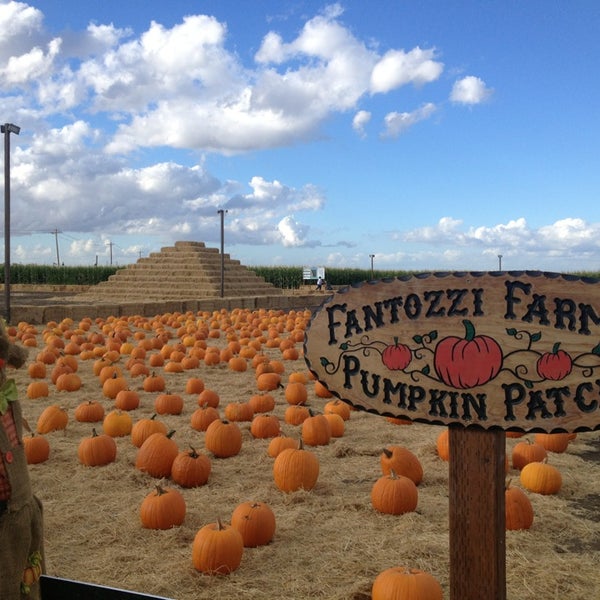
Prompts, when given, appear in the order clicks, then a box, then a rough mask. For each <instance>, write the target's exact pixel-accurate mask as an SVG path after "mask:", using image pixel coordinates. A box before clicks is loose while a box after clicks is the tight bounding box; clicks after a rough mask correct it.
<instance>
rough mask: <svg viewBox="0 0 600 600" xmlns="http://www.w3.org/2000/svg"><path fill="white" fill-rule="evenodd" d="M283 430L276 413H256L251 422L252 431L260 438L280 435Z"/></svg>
mask: <svg viewBox="0 0 600 600" xmlns="http://www.w3.org/2000/svg"><path fill="white" fill-rule="evenodd" d="M280 432H281V424H280V423H279V418H278V417H277V416H276V415H267V414H263V413H260V414H258V415H256V416H255V417H254V418H253V419H252V422H251V423H250V433H251V434H252V435H253V436H254V437H255V438H259V439H266V438H272V437H275V436H278V435H279V433H280Z"/></svg>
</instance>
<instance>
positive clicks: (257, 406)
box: [248, 393, 275, 413]
mask: <svg viewBox="0 0 600 600" xmlns="http://www.w3.org/2000/svg"><path fill="white" fill-rule="evenodd" d="M248 404H250V406H251V407H252V410H253V411H254V413H268V412H272V411H273V410H274V408H275V398H274V397H273V396H272V395H271V394H268V393H264V394H254V395H252V396H250V400H248Z"/></svg>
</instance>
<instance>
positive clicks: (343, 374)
mask: <svg viewBox="0 0 600 600" xmlns="http://www.w3.org/2000/svg"><path fill="white" fill-rule="evenodd" d="M305 356H306V360H307V363H308V365H309V368H310V369H311V370H312V371H313V372H314V373H315V374H316V376H317V377H318V379H319V380H320V381H321V382H322V383H324V384H325V385H326V386H327V387H328V388H329V389H330V390H331V391H332V392H333V393H334V394H335V395H336V396H338V397H340V398H341V399H343V400H345V401H347V402H350V403H351V404H353V405H355V406H356V407H359V408H363V409H366V410H369V411H371V412H375V413H378V414H382V415H391V416H398V417H405V418H409V419H412V420H416V421H423V422H430V423H437V424H451V423H460V424H463V425H465V426H468V425H479V426H482V427H485V428H490V427H493V426H497V427H502V428H503V429H517V430H526V431H527V430H539V431H548V432H550V431H557V430H563V431H578V430H588V429H597V428H600V282H598V281H597V280H591V279H584V278H579V277H575V276H569V275H560V274H555V273H540V272H508V273H506V272H489V273H435V274H422V275H416V276H407V277H401V278H397V279H393V280H384V281H378V282H370V283H362V284H359V285H357V286H353V287H350V288H346V289H344V290H341V291H340V292H338V293H336V294H334V295H333V296H331V297H329V298H328V299H327V300H326V301H325V302H324V304H323V305H322V306H321V307H320V309H319V310H318V311H317V312H316V314H315V315H314V316H313V319H312V321H311V324H310V328H309V330H308V332H307V336H306V341H305Z"/></svg>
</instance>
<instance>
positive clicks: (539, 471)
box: [520, 461, 562, 495]
mask: <svg viewBox="0 0 600 600" xmlns="http://www.w3.org/2000/svg"><path fill="white" fill-rule="evenodd" d="M520 477H521V484H522V485H523V487H524V488H526V489H528V490H529V491H530V492H535V493H537V494H543V495H552V494H558V492H559V491H560V488H561V487H562V476H561V474H560V471H559V470H558V469H557V468H556V467H553V466H552V465H549V464H548V463H547V462H545V461H544V462H530V463H529V464H527V465H525V466H524V467H523V468H522V469H521V476H520Z"/></svg>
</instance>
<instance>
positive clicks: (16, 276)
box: [0, 264, 600, 289]
mask: <svg viewBox="0 0 600 600" xmlns="http://www.w3.org/2000/svg"><path fill="white" fill-rule="evenodd" d="M123 268H125V267H122V266H119V267H115V266H98V267H95V266H72V267H65V266H58V267H56V266H49V265H21V264H15V265H11V267H10V273H11V274H10V281H11V283H13V284H28V285H96V284H98V283H100V282H101V281H106V280H107V279H108V278H109V276H110V275H114V274H115V273H116V272H117V271H118V270H119V269H123ZM248 268H249V269H250V270H251V271H254V272H255V273H256V274H257V275H259V276H260V277H262V278H264V279H265V281H267V282H268V283H272V284H273V285H274V286H275V287H278V288H282V289H297V288H299V287H301V286H302V285H313V284H314V283H315V281H314V280H303V278H302V276H303V269H302V267H301V266H276V267H265V266H257V267H248ZM410 274H411V271H402V270H381V269H374V270H373V271H371V269H350V268H335V267H331V268H330V267H325V278H326V280H327V283H328V284H330V285H332V286H336V287H339V286H345V285H351V284H353V283H357V282H360V281H369V280H371V279H375V280H379V279H388V278H394V277H400V276H402V275H410ZM572 275H576V276H579V277H589V278H594V279H598V278H600V273H597V272H587V271H586V272H583V271H580V272H575V273H572ZM0 283H4V265H2V268H1V270H0Z"/></svg>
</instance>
